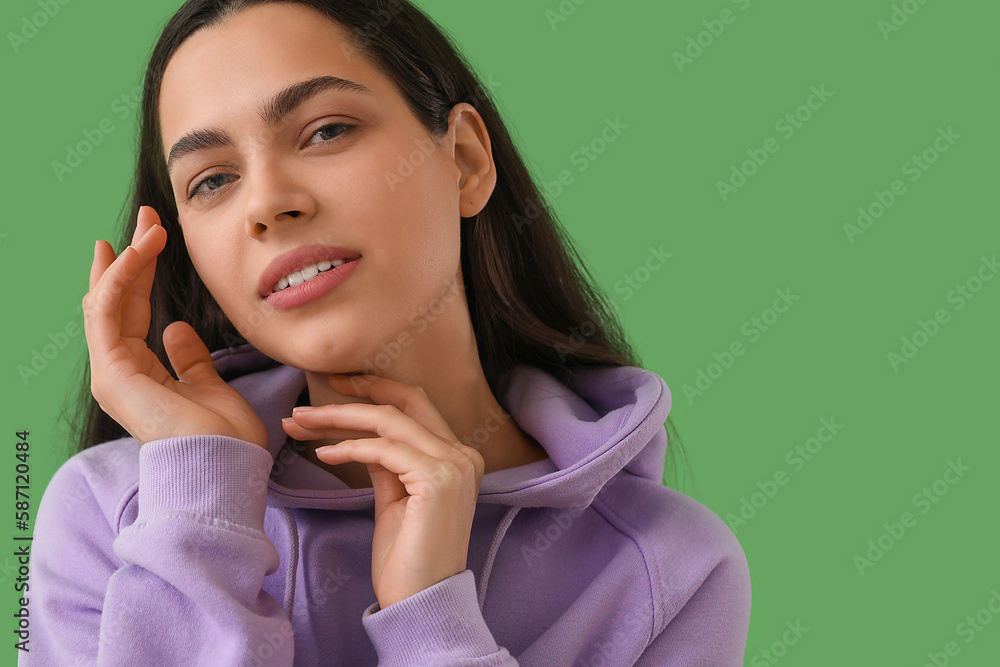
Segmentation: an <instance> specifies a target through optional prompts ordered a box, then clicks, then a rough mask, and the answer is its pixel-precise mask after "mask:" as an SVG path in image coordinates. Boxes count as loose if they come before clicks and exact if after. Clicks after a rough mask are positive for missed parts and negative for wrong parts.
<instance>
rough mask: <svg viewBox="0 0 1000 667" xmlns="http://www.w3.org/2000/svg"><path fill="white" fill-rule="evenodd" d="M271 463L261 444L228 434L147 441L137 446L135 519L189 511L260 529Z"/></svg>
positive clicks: (262, 522)
mask: <svg viewBox="0 0 1000 667" xmlns="http://www.w3.org/2000/svg"><path fill="white" fill-rule="evenodd" d="M273 465H274V459H273V458H272V457H271V454H270V453H268V451H267V450H266V449H264V448H263V447H260V446H258V445H255V444H253V443H250V442H246V441H245V440H240V439H239V438H233V437H229V436H224V435H188V436H180V437H176V438H163V439H160V440H152V441H150V442H147V443H146V444H144V445H142V447H141V448H140V449H139V513H138V516H137V517H136V523H137V524H141V523H144V522H147V521H150V520H152V519H155V518H157V517H158V516H162V515H163V514H165V513H170V512H175V511H185V512H194V513H196V514H200V515H202V516H206V517H211V518H212V519H218V520H222V521H228V522H231V523H234V524H238V525H241V526H246V527H248V528H252V529H256V530H261V531H262V530H263V529H264V511H265V509H266V506H267V482H268V478H269V477H270V474H271V467H272V466H273Z"/></svg>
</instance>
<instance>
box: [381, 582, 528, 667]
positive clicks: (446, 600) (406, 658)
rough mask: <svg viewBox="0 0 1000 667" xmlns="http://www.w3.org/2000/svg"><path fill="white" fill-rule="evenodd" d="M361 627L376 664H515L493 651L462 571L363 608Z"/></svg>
mask: <svg viewBox="0 0 1000 667" xmlns="http://www.w3.org/2000/svg"><path fill="white" fill-rule="evenodd" d="M361 622H362V624H363V625H364V627H365V631H366V632H367V633H368V638H369V639H370V640H371V642H372V645H373V646H374V647H375V651H376V653H377V654H378V659H379V663H378V664H379V665H380V666H382V667H404V666H405V667H415V666H417V665H441V666H445V667H446V666H448V665H470V666H471V665H477V666H479V667H501V666H503V667H507V666H509V665H517V664H518V662H517V660H515V659H514V658H513V657H512V656H511V654H510V653H509V652H508V651H507V649H504V648H500V647H498V646H497V643H496V640H494V639H493V633H491V632H490V629H489V628H488V627H487V626H486V621H485V620H483V613H482V610H480V608H479V601H478V597H477V595H476V580H475V576H474V575H473V573H472V570H464V571H462V572H459V573H458V574H455V575H453V576H451V577H448V578H447V579H444V580H443V581H439V582H438V583H436V584H434V585H433V586H430V587H428V588H425V589H424V590H422V591H420V592H419V593H416V594H415V595H411V596H410V597H408V598H406V599H404V600H400V601H399V602H396V603H395V604H392V605H389V606H388V607H386V608H385V609H381V608H380V607H379V604H378V602H375V603H373V604H372V605H371V606H370V607H368V608H367V609H365V611H364V613H363V614H362V615H361Z"/></svg>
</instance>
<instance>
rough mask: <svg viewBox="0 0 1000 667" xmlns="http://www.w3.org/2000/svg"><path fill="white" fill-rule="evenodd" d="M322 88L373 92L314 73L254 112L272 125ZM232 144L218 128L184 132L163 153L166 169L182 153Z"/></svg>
mask: <svg viewBox="0 0 1000 667" xmlns="http://www.w3.org/2000/svg"><path fill="white" fill-rule="evenodd" d="M325 90H337V91H343V92H349V93H357V94H361V95H374V93H372V91H371V90H370V89H369V88H368V87H367V86H365V85H364V84H361V83H356V82H354V81H350V80H348V79H341V78H340V77H336V76H329V75H327V76H317V77H314V78H312V79H306V80H305V81H299V82H298V83H293V84H291V85H290V86H288V87H287V88H285V89H284V90H281V91H279V92H278V93H277V94H276V95H274V97H272V98H271V99H269V100H267V101H266V102H265V103H264V104H263V105H262V106H261V107H260V108H259V109H258V110H257V115H258V116H260V119H261V120H262V121H264V122H265V123H266V124H267V126H268V127H270V128H272V129H273V128H274V127H275V126H276V125H278V123H280V122H281V121H282V119H283V118H285V117H286V116H287V115H288V114H290V113H291V112H292V111H293V110H294V109H295V108H296V107H298V106H299V105H300V104H302V103H303V102H305V101H306V100H308V99H310V98H312V97H314V96H316V95H318V94H319V93H321V92H323V91H325ZM234 145H235V143H234V142H233V140H232V138H230V136H229V135H228V134H226V132H225V131H224V130H220V129H219V128H215V127H210V128H206V129H202V130H193V131H191V132H188V133H187V134H185V135H184V136H183V137H181V138H180V139H178V140H177V143H175V144H174V145H173V146H172V147H171V148H170V154H169V156H168V157H167V173H170V171H171V169H172V168H173V166H174V164H175V163H176V162H177V161H178V160H179V159H181V158H182V157H184V156H185V155H190V154H191V153H195V152H197V151H202V150H208V149H211V148H223V147H226V146H234Z"/></svg>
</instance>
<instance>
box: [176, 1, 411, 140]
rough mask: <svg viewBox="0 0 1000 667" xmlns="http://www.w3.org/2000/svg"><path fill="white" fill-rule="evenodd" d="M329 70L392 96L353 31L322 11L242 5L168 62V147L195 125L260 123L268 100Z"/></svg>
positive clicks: (194, 36)
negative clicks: (283, 89)
mask: <svg viewBox="0 0 1000 667" xmlns="http://www.w3.org/2000/svg"><path fill="white" fill-rule="evenodd" d="M321 75H333V76H337V77H340V78H343V79H349V80H352V81H357V82H359V83H364V85H366V86H368V88H370V89H371V90H372V91H373V92H374V93H375V97H376V98H378V99H380V100H382V101H388V100H387V98H388V96H390V95H391V94H392V92H391V84H390V83H389V81H388V80H387V79H386V78H385V77H384V76H383V75H382V74H381V73H380V72H379V71H378V70H377V69H376V68H374V67H372V66H371V65H370V64H369V63H368V62H367V61H366V60H365V59H364V58H363V57H362V55H361V53H360V50H359V48H358V46H357V45H356V42H355V39H354V35H353V33H351V32H350V31H349V30H347V29H345V28H343V27H342V26H340V25H339V24H338V23H336V22H334V21H332V20H330V19H329V18H327V17H326V16H325V15H323V14H321V13H319V12H318V11H317V10H314V9H312V8H310V7H305V6H302V5H297V4H291V3H271V4H264V5H258V6H255V7H251V8H250V9H245V10H243V11H240V12H239V13H237V14H235V15H233V16H231V17H229V18H227V19H226V20H225V21H223V22H222V23H220V24H218V25H216V26H213V27H211V28H202V29H200V30H198V31H197V32H195V33H194V34H192V35H191V36H190V37H188V39H187V40H185V42H184V43H183V44H181V45H180V47H178V48H177V50H176V51H175V52H174V54H173V55H172V56H171V58H170V61H169V62H168V63H167V66H166V69H165V70H164V73H163V81H162V83H161V86H160V97H159V100H158V105H159V115H160V127H161V131H162V134H163V142H164V145H165V146H167V147H169V146H170V145H171V142H172V141H174V140H176V139H177V138H178V137H179V136H180V135H182V134H183V133H185V132H187V131H189V130H191V129H195V128H200V127H207V126H220V125H225V124H228V123H227V121H236V120H247V121H252V119H254V118H256V119H257V120H256V122H258V123H259V122H260V119H259V118H257V109H258V108H259V106H260V105H261V103H262V102H263V101H264V100H265V99H267V98H269V97H270V96H271V95H273V94H274V93H275V92H277V91H278V90H280V89H282V88H284V87H285V86H287V85H288V84H289V83H294V82H297V81H301V80H304V79H308V78H311V77H314V76H321Z"/></svg>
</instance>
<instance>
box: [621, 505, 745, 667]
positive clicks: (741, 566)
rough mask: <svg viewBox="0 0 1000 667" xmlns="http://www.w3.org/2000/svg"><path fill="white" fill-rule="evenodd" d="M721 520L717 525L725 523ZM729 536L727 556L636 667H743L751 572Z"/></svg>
mask: <svg viewBox="0 0 1000 667" xmlns="http://www.w3.org/2000/svg"><path fill="white" fill-rule="evenodd" d="M721 523H722V522H721V520H718V521H717V522H716V524H717V525H718V524H721ZM718 532H719V533H720V534H723V535H725V534H726V533H728V535H725V540H724V542H725V544H726V549H725V552H724V553H725V555H724V556H723V557H722V558H721V559H720V561H719V562H718V564H717V565H716V566H715V567H714V568H713V569H712V570H711V572H709V574H708V576H707V577H705V580H704V581H703V582H702V583H701V585H700V586H698V588H697V589H696V590H695V591H694V593H693V595H691V597H689V598H688V600H687V602H686V603H684V605H683V606H682V607H681V608H680V609H679V610H678V611H677V613H676V614H675V615H674V617H673V618H672V619H671V620H670V621H669V622H668V623H667V625H666V626H665V627H664V628H663V629H662V630H661V631H660V632H659V634H657V635H656V636H655V637H653V639H652V641H651V642H650V643H649V645H648V646H647V647H646V650H645V651H643V653H642V655H641V656H640V658H639V660H638V661H637V662H636V663H635V665H636V667H663V666H667V667H741V666H742V665H743V664H744V660H743V658H744V653H745V652H746V643H747V630H748V629H749V626H750V602H751V588H750V569H749V567H748V565H747V559H746V555H745V553H744V552H743V549H742V548H741V547H740V544H739V542H737V541H736V537H735V536H734V535H733V534H732V533H731V532H729V531H728V529H725V530H723V529H722V528H719V529H718Z"/></svg>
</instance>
